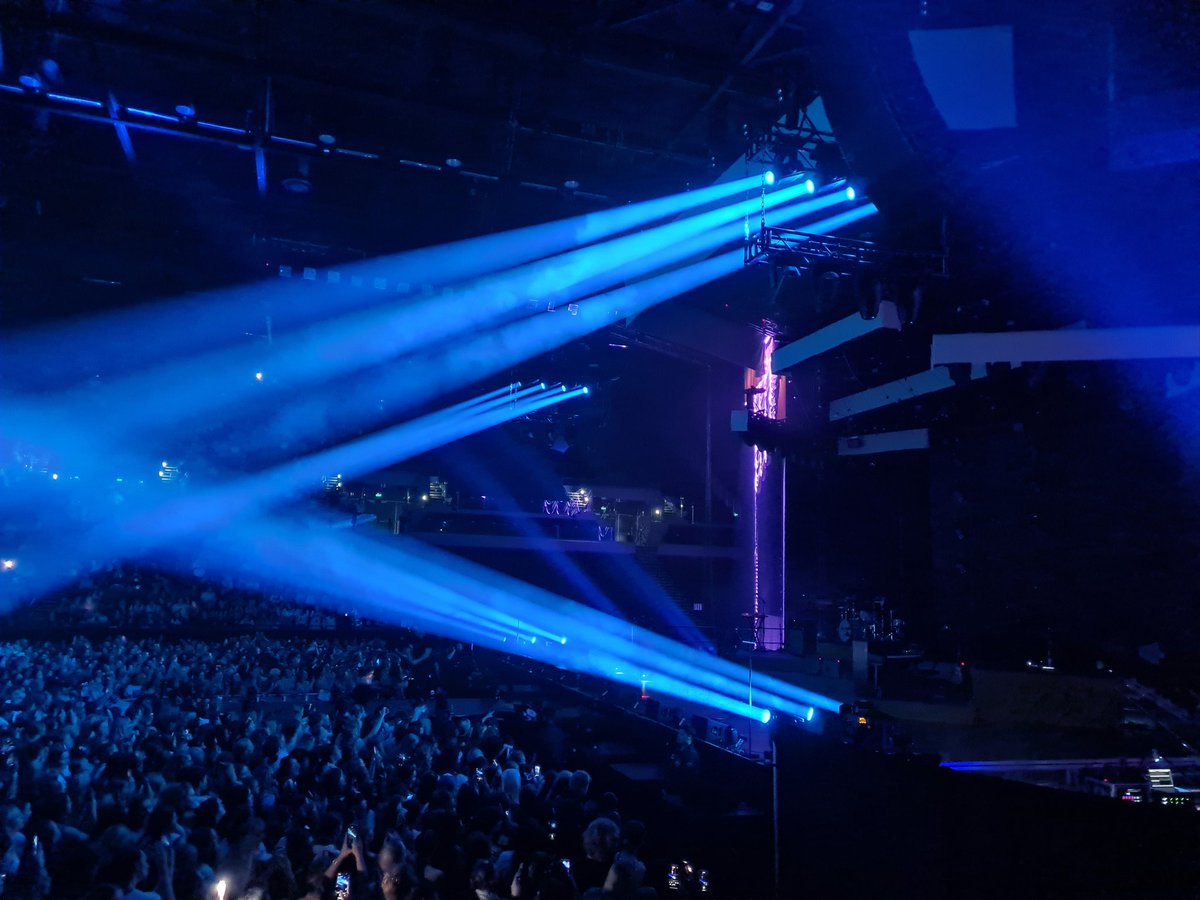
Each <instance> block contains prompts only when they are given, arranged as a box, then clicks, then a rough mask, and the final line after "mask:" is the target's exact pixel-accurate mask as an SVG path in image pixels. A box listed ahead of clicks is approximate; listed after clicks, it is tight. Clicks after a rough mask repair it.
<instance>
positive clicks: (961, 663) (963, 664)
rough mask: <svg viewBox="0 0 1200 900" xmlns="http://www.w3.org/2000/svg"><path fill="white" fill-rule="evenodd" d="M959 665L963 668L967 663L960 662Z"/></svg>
mask: <svg viewBox="0 0 1200 900" xmlns="http://www.w3.org/2000/svg"><path fill="white" fill-rule="evenodd" d="M959 665H960V666H963V667H964V668H965V667H966V665H967V664H966V663H965V662H960V663H959Z"/></svg>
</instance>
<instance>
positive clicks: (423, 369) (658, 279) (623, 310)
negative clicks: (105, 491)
mask: <svg viewBox="0 0 1200 900" xmlns="http://www.w3.org/2000/svg"><path fill="white" fill-rule="evenodd" d="M780 193H783V192H780ZM873 211H874V207H872V206H870V205H869V204H868V205H866V206H863V207H859V208H858V209H855V210H851V211H849V212H847V213H843V214H841V215H840V216H834V217H832V218H829V219H826V220H823V221H821V222H818V223H815V224H814V225H811V226H809V227H810V228H811V229H812V230H821V229H827V230H832V229H833V228H835V227H840V226H841V225H843V224H848V223H849V222H851V221H854V220H856V219H858V218H862V217H863V216H865V215H869V214H870V213H872V212H873ZM783 212H786V210H784V211H782V212H781V218H782V216H783ZM741 265H742V251H741V250H738V251H736V252H731V253H727V254H724V255H722V256H718V257H714V258H712V259H709V260H705V261H704V262H701V263H697V264H693V265H691V266H686V267H684V268H681V269H677V270H674V271H671V272H667V273H664V274H661V275H657V276H654V277H652V278H649V279H646V280H644V281H640V282H637V283H635V284H629V285H626V286H625V287H622V288H618V289H617V290H614V291H610V292H608V293H606V294H601V295H598V296H596V297H593V298H591V299H589V300H588V301H587V302H586V303H583V304H582V305H581V313H580V315H579V316H576V317H570V318H567V319H565V320H564V319H562V318H560V317H551V316H536V317H533V318H532V319H529V320H524V321H520V322H516V323H512V324H510V325H508V326H505V327H503V328H500V329H497V330H496V331H493V332H489V333H487V334H485V335H482V336H481V337H479V338H476V339H474V340H471V341H465V342H462V343H461V344H458V345H449V346H444V347H441V348H439V352H437V353H435V354H434V355H432V356H428V357H423V358H422V359H420V360H416V361H409V362H406V363H401V364H400V365H399V366H398V367H397V368H398V369H399V370H400V372H401V374H402V375H403V376H404V377H403V378H401V379H400V380H398V381H396V382H395V384H396V386H397V387H398V388H403V389H405V390H408V391H410V392H411V388H412V386H413V385H415V384H420V383H422V380H423V379H425V378H427V375H428V372H429V371H430V369H431V367H433V368H435V369H436V370H437V371H439V372H441V371H445V372H447V379H446V380H448V381H450V382H453V383H454V384H455V385H458V384H462V383H465V382H466V381H468V380H476V379H478V378H480V377H484V376H485V375H486V374H488V370H489V369H490V371H495V370H496V369H502V368H505V367H507V366H509V365H511V364H515V363H517V362H520V361H522V360H524V359H527V358H529V357H531V356H533V355H537V354H538V353H540V352H544V351H545V350H547V349H553V347H556V346H560V345H561V344H564V343H567V342H569V341H571V340H573V339H575V338H576V337H578V336H581V335H583V334H586V333H588V332H590V331H593V330H596V329H597V328H601V327H604V326H606V325H607V324H608V323H610V322H612V321H614V320H615V319H617V318H620V317H623V316H628V315H632V314H635V313H636V312H638V311H640V310H642V309H645V308H648V307H649V306H652V305H654V304H655V303H658V302H662V301H663V300H666V299H668V298H669V297H671V296H675V295H676V294H678V293H681V292H683V291H686V290H689V289H691V288H692V287H695V286H698V285H700V284H703V283H705V282H707V281H710V280H712V279H714V278H717V277H720V276H721V275H723V274H727V273H728V272H732V271H736V270H737V269H738V268H740V267H741ZM550 320H555V321H550ZM243 371H244V370H243ZM559 396H562V397H563V398H566V397H568V396H569V394H564V395H559ZM505 402H507V401H502V404H501V405H504V403H505ZM510 406H511V404H510ZM523 409H524V407H520V406H518V407H517V408H516V409H514V410H512V414H514V415H520V414H523V412H522V411H523ZM483 414H484V418H483V419H480V420H478V421H476V420H475V419H472V424H471V425H470V426H466V427H465V430H464V426H462V425H461V424H460V425H459V426H457V427H452V426H451V424H450V423H448V422H446V421H444V420H436V421H435V422H433V423H430V422H427V421H423V420H421V421H420V424H417V423H409V424H410V425H413V426H414V427H415V428H416V430H417V431H420V430H422V429H425V428H426V426H432V425H436V426H437V427H429V428H428V430H429V431H430V434H428V435H426V436H424V437H422V438H421V439H420V440H415V441H413V442H412V443H410V444H405V443H404V442H398V443H399V444H400V447H399V448H398V447H396V446H392V447H387V449H386V452H385V451H384V450H383V449H382V448H381V447H378V446H376V447H367V448H363V447H358V448H357V450H358V451H360V452H362V453H363V456H362V458H360V459H359V464H362V465H367V464H368V463H369V462H370V460H371V459H382V460H383V461H384V462H388V461H392V460H395V459H396V458H397V457H398V456H399V455H400V454H402V453H404V452H417V451H419V449H420V448H421V447H432V446H437V445H438V444H439V443H442V442H445V441H446V440H453V439H456V436H462V435H463V434H464V433H471V431H472V430H478V429H479V428H481V427H488V425H489V422H490V423H491V424H494V423H495V422H498V421H502V420H503V417H504V415H507V414H508V413H503V414H501V416H500V418H496V417H495V413H494V411H489V410H484V411H483ZM487 416H491V418H490V419H488V418H487ZM400 427H401V428H404V427H407V426H400ZM384 434H387V433H384ZM390 436H393V437H394V436H395V435H390ZM406 436H407V437H415V435H412V434H411V432H410V433H408V434H407V435H406ZM377 437H378V436H373V439H375V438H377ZM334 461H335V462H336V460H334ZM324 462H325V460H323V461H322V463H321V464H320V465H319V466H317V467H315V468H316V472H315V474H314V475H313V479H312V483H317V480H319V478H320V476H321V475H322V474H324V473H325V472H328V471H333V470H334V468H337V466H334V467H333V468H330V467H327V466H326V465H324ZM379 464H382V463H375V464H374V465H376V466H377V465H379ZM281 468H282V469H283V470H284V471H283V472H274V473H272V474H271V475H270V477H268V478H266V479H264V480H265V481H266V482H267V485H268V487H269V490H267V491H265V494H264V497H265V499H271V498H277V497H281V496H288V495H290V494H291V493H293V492H294V491H296V490H298V489H299V486H298V483H297V482H296V481H295V480H294V479H289V478H288V477H286V476H287V475H289V474H290V475H293V476H296V475H298V474H299V473H301V472H305V469H304V467H303V465H299V466H286V467H281ZM342 468H345V469H349V468H350V467H349V466H342ZM306 477H307V475H306ZM251 493H252V496H251V498H250V500H251V502H250V503H248V504H246V506H245V507H242V506H241V504H240V503H236V502H235V503H234V504H233V514H236V512H237V511H239V509H243V508H245V509H249V508H252V507H253V505H254V503H255V502H256V501H254V498H253V493H254V492H251ZM191 499H199V498H189V500H191ZM265 499H264V501H263V502H265ZM206 505H207V506H208V509H205V506H206ZM172 511H173V512H187V513H189V515H188V516H187V517H185V521H181V523H180V527H179V529H178V531H176V533H184V534H186V533H189V529H191V528H193V527H200V526H202V524H203V523H204V522H205V521H217V522H220V521H223V520H224V519H223V518H222V517H221V516H220V515H217V513H219V510H214V509H213V508H212V504H206V503H200V504H198V505H197V506H195V507H192V506H191V505H190V504H189V506H188V507H184V508H176V509H174V510H172ZM186 518H190V519H191V522H190V523H189V522H187V521H186ZM226 518H227V517H226ZM150 521H152V520H144V519H136V518H135V519H133V520H132V524H134V525H137V524H142V523H144V524H146V525H148V524H149V522H150ZM100 530H101V531H103V530H105V529H100ZM151 533H153V532H152V529H150V528H148V527H147V528H145V529H144V530H143V531H142V534H146V535H149V534H151ZM91 547H92V548H93V549H94V550H95V551H98V552H99V553H101V554H104V553H108V552H111V551H112V550H113V549H119V547H117V548H114V547H113V545H112V543H111V541H109V542H105V541H102V540H99V539H98V538H93V540H92V542H91ZM122 552H123V551H122ZM775 705H776V708H778V709H783V707H782V706H780V705H779V704H775Z"/></svg>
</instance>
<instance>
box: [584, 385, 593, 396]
mask: <svg viewBox="0 0 1200 900" xmlns="http://www.w3.org/2000/svg"><path fill="white" fill-rule="evenodd" d="M583 392H584V393H585V394H590V393H591V392H592V389H591V388H589V387H588V386H587V385H586V384H585V385H584V386H583Z"/></svg>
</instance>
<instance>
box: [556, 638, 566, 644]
mask: <svg viewBox="0 0 1200 900" xmlns="http://www.w3.org/2000/svg"><path fill="white" fill-rule="evenodd" d="M558 642H559V643H560V644H565V643H566V642H567V639H566V638H565V637H564V638H559V639H558Z"/></svg>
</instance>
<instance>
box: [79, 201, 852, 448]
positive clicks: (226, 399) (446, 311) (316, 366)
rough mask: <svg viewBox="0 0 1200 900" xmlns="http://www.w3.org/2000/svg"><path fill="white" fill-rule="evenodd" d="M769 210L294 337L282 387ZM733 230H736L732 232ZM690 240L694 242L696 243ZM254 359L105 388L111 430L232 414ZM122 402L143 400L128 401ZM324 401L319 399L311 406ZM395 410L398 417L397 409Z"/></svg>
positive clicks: (284, 359)
mask: <svg viewBox="0 0 1200 900" xmlns="http://www.w3.org/2000/svg"><path fill="white" fill-rule="evenodd" d="M802 192H803V186H800V185H795V186H792V187H789V188H785V189H782V190H780V191H778V192H776V193H774V194H772V195H771V197H770V198H769V199H768V203H767V205H768V207H770V208H773V207H774V206H776V205H779V204H782V203H785V202H787V201H789V200H792V199H794V198H796V197H798V196H799V195H800V194H801V193H802ZM833 202H837V201H836V200H835V199H833V198H824V197H823V198H816V199H813V200H809V201H806V203H807V205H805V203H799V204H793V205H792V206H790V207H785V208H783V209H782V210H780V211H779V214H778V220H779V221H781V222H782V221H786V220H788V219H791V218H796V217H799V216H802V215H806V214H809V213H813V212H816V211H817V210H819V209H821V208H823V207H824V206H827V205H830V204H831V203H833ZM760 206H761V203H760V201H758V200H752V201H745V202H743V203H740V204H736V205H735V206H734V207H732V208H722V209H718V210H714V211H712V212H709V213H703V214H701V215H699V216H693V217H691V218H690V219H686V220H683V221H681V222H675V223H671V224H670V225H668V226H665V227H663V228H660V229H655V230H653V231H651V232H648V233H646V234H637V235H630V236H627V237H624V238H619V239H617V240H616V241H611V242H609V243H608V244H605V245H603V247H602V248H599V249H591V248H589V249H586V250H582V251H576V252H574V253H572V254H567V255H566V256H564V257H557V258H555V259H554V260H548V261H545V262H542V263H538V264H536V265H531V266H526V267H524V268H522V269H520V270H518V271H515V272H514V273H510V274H508V275H504V276H497V277H495V278H493V279H489V280H487V281H486V282H485V283H484V284H482V285H477V286H475V287H473V288H471V289H470V290H467V291H466V292H465V293H463V294H461V295H452V296H451V297H450V298H446V297H438V298H435V299H432V300H428V301H421V302H418V303H417V304H415V305H409V306H408V307H406V308H404V309H402V310H400V311H399V312H391V311H389V310H387V309H385V310H383V311H382V312H377V311H368V312H366V313H361V314H357V315H355V316H351V317H348V318H345V319H343V320H341V321H340V322H338V323H335V324H323V325H322V326H320V327H317V328H313V329H310V330H308V331H306V332H302V333H300V334H298V335H292V336H290V337H289V339H288V341H287V343H286V344H282V342H280V343H281V347H282V349H279V350H278V351H277V352H276V355H275V356H274V358H273V362H272V369H273V375H272V380H273V382H274V383H276V384H280V383H285V384H287V385H289V386H290V387H293V388H295V387H297V386H302V385H304V384H306V383H309V382H312V381H314V380H320V379H325V378H330V377H333V376H335V375H342V374H346V373H348V372H351V371H354V370H356V369H359V368H363V367H365V366H368V365H372V364H376V363H381V362H384V361H386V360H388V359H394V358H395V357H396V356H397V355H399V354H403V353H405V352H407V351H409V350H413V349H416V348H417V347H419V346H422V345H424V344H427V343H428V342H430V341H433V340H437V339H440V338H445V337H448V336H449V335H450V334H453V333H454V332H456V331H459V330H463V329H469V328H476V329H477V328H479V327H481V326H484V325H486V324H488V323H489V321H491V322H494V321H495V319H496V317H498V316H501V317H502V316H504V315H508V314H511V313H512V312H513V311H514V310H515V309H518V308H519V307H520V306H521V305H522V304H524V303H525V302H526V301H525V300H524V299H523V298H525V297H530V296H532V297H545V296H555V298H556V301H557V302H567V301H569V300H571V299H575V298H577V297H578V296H579V295H581V294H582V293H583V292H584V291H594V290H597V289H606V288H609V287H611V285H612V284H613V282H614V281H615V282H617V283H619V282H620V281H629V280H632V279H634V278H635V277H638V276H640V275H643V274H645V273H646V272H648V271H652V270H653V269H655V268H659V267H661V266H663V265H665V264H669V263H673V262H676V261H678V260H680V259H685V258H688V257H689V256H702V255H704V254H706V253H708V252H710V251H711V250H712V249H714V248H715V247H717V246H720V244H721V243H725V242H730V241H734V240H736V239H737V236H736V234H735V231H734V228H735V226H734V225H733V224H731V220H736V219H738V218H741V217H742V216H743V215H745V214H750V213H752V212H754V211H757V210H758V209H759V207H760ZM723 223H730V224H727V225H726V227H725V228H724V229H722V228H721V227H720V226H721V225H722V224H723ZM689 236H690V238H691V240H690V241H689V240H686V238H688V237H689ZM622 260H624V263H623V262H622ZM456 307H457V308H456ZM252 352H254V351H252V350H242V349H240V348H239V349H234V350H229V351H223V352H220V353H217V354H207V355H203V356H201V357H199V358H196V359H192V360H186V361H183V362H178V363H174V364H171V365H168V366H166V367H164V368H163V369H156V370H151V371H150V372H147V373H144V374H142V375H138V376H133V377H127V378H123V379H120V380H118V381H116V382H112V383H110V384H108V385H107V386H106V387H104V388H103V389H102V391H103V393H104V396H107V397H112V398H116V400H117V402H116V404H115V406H116V411H115V412H114V413H113V414H112V415H110V417H109V421H108V425H109V427H112V428H114V429H117V428H119V427H131V426H132V425H133V423H134V422H137V423H140V424H142V425H147V426H148V425H154V424H166V423H170V422H175V421H179V420H181V419H185V420H186V419H188V418H197V417H207V416H209V415H212V414H215V413H216V412H217V411H218V410H221V409H223V408H226V409H232V408H233V407H232V406H231V404H234V403H236V401H237V399H238V391H239V389H238V387H237V386H236V385H227V384H223V385H222V388H221V390H213V389H211V380H212V379H213V378H214V377H220V373H221V372H223V371H225V370H227V369H230V368H233V367H235V366H240V365H243V364H244V363H242V362H240V360H241V359H243V358H244V355H246V354H249V353H252ZM164 384H170V385H172V386H173V387H174V388H175V389H174V390H171V391H163V390H161V386H162V385H164ZM405 392H406V393H408V391H407V390H406V391H405ZM122 397H124V398H135V399H132V400H130V399H126V400H124V402H121V398H122ZM319 400H320V398H319V397H316V398H311V399H309V400H308V401H307V402H313V403H315V402H318V401H319ZM67 402H68V404H75V405H79V406H81V407H86V408H93V407H94V405H95V404H96V402H97V395H96V391H95V386H94V385H91V386H89V389H88V390H87V391H79V392H76V393H75V395H74V397H69V398H68V400H67ZM323 402H325V403H329V404H333V405H334V406H336V407H338V408H339V409H340V407H341V395H340V394H332V395H331V396H330V398H329V399H328V400H324V401H323ZM376 411H377V410H376ZM390 411H392V412H394V409H391V410H390ZM237 414H238V415H239V416H241V415H244V414H245V411H244V410H238V413H237ZM313 418H314V419H315V417H313ZM262 434H263V437H264V438H266V439H268V442H271V441H273V440H274V433H273V432H271V431H270V430H269V429H264V430H263V432H262Z"/></svg>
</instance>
